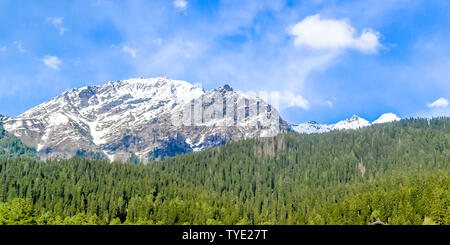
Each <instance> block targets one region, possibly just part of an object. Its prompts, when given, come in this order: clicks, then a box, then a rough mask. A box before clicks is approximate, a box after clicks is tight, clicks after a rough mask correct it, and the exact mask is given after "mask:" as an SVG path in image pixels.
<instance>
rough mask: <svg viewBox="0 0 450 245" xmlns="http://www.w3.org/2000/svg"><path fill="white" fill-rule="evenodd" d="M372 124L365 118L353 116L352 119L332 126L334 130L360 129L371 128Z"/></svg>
mask: <svg viewBox="0 0 450 245" xmlns="http://www.w3.org/2000/svg"><path fill="white" fill-rule="evenodd" d="M370 125H371V124H370V122H369V121H367V120H366V119H364V118H361V117H358V116H356V115H353V116H352V117H351V118H350V119H345V120H343V121H340V122H338V123H336V124H334V125H333V126H332V129H337V130H342V129H359V128H363V127H368V126H370Z"/></svg>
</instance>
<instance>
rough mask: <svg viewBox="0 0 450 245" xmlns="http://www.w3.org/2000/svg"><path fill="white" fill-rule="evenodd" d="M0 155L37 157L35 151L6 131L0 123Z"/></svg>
mask: <svg viewBox="0 0 450 245" xmlns="http://www.w3.org/2000/svg"><path fill="white" fill-rule="evenodd" d="M0 157H8V158H11V157H26V158H37V156H36V151H35V150H34V149H31V148H29V147H27V146H25V145H24V144H23V143H22V141H20V139H18V138H17V137H15V136H14V135H11V134H9V133H8V132H6V131H5V130H4V129H3V127H2V124H1V123H0Z"/></svg>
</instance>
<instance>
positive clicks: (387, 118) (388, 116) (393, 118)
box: [372, 113, 401, 124]
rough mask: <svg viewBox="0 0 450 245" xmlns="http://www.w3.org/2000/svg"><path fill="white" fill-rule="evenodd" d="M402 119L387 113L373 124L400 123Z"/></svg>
mask: <svg viewBox="0 0 450 245" xmlns="http://www.w3.org/2000/svg"><path fill="white" fill-rule="evenodd" d="M400 120H401V118H400V117H398V116H397V115H395V114H394V113H385V114H383V115H381V117H380V118H378V119H377V120H375V121H374V122H373V123H372V124H380V123H389V122H395V121H400Z"/></svg>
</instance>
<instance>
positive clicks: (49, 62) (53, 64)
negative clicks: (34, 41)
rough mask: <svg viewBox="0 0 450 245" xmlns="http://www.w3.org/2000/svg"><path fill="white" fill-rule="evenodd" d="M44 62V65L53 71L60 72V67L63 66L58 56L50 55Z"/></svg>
mask: <svg viewBox="0 0 450 245" xmlns="http://www.w3.org/2000/svg"><path fill="white" fill-rule="evenodd" d="M42 62H44V65H46V66H47V67H49V68H51V69H53V70H59V67H60V66H61V64H62V61H61V59H59V58H58V57H57V56H50V55H47V56H45V57H44V58H43V59H42Z"/></svg>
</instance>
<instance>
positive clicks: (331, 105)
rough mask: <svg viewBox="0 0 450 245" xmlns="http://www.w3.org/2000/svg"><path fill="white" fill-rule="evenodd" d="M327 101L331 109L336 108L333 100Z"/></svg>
mask: <svg viewBox="0 0 450 245" xmlns="http://www.w3.org/2000/svg"><path fill="white" fill-rule="evenodd" d="M325 103H327V105H328V106H329V107H330V108H331V109H334V104H333V102H331V100H327V101H325Z"/></svg>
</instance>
